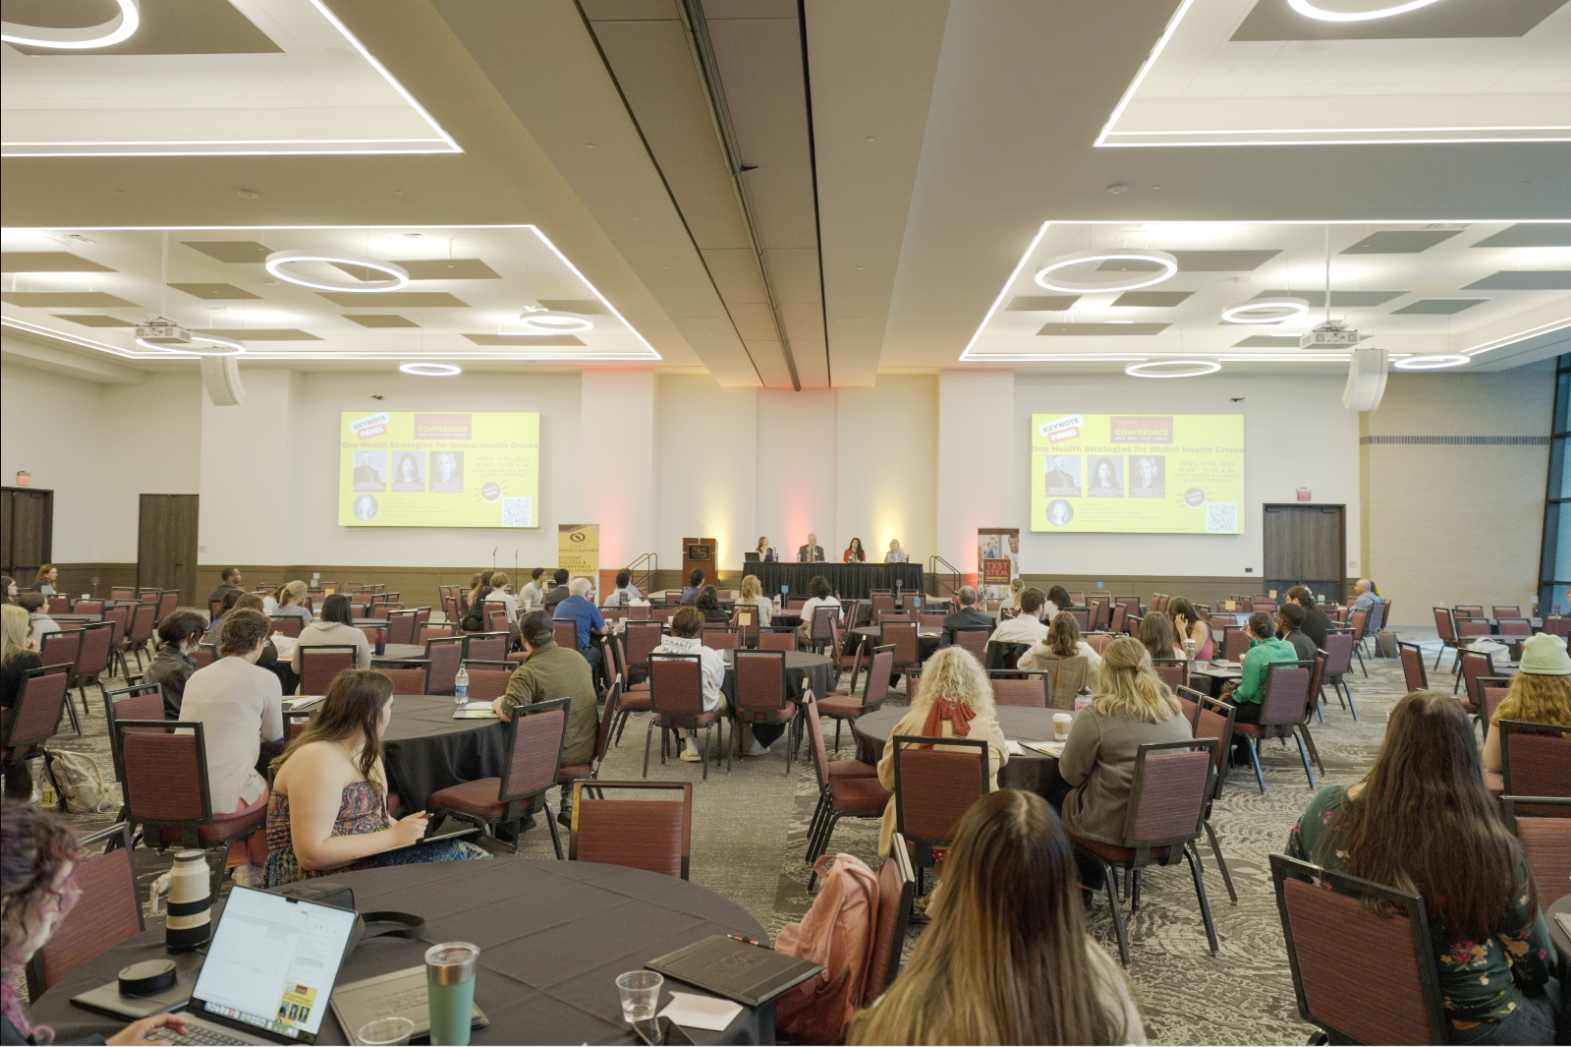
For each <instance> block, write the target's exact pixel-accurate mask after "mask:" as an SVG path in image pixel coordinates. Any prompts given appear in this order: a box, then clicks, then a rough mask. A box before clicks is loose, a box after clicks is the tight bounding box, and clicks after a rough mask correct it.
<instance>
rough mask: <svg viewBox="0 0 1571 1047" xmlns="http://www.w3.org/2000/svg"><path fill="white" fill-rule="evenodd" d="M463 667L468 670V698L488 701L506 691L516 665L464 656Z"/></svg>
mask: <svg viewBox="0 0 1571 1047" xmlns="http://www.w3.org/2000/svg"><path fill="white" fill-rule="evenodd" d="M464 668H465V669H468V670H469V700H470V701H471V702H489V701H494V700H495V699H497V698H500V697H502V695H504V694H506V693H507V685H508V684H509V683H511V682H512V681H513V672H514V671H515V670H516V669H517V668H518V665H517V664H516V663H514V662H492V661H483V660H481V659H478V658H465V659H464Z"/></svg>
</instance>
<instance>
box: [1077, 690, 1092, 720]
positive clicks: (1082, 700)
mask: <svg viewBox="0 0 1571 1047" xmlns="http://www.w3.org/2000/svg"><path fill="white" fill-rule="evenodd" d="M1090 704H1091V688H1089V687H1081V688H1080V690H1079V691H1077V692H1076V693H1075V715H1076V716H1079V715H1080V710H1081V709H1084V708H1085V707H1086V706H1088V705H1090Z"/></svg>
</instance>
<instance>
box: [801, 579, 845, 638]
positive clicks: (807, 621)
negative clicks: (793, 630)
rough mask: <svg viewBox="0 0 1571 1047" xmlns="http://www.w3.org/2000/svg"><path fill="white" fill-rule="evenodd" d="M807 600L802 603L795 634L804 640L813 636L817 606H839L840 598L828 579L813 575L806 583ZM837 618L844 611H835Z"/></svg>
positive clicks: (842, 616)
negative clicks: (800, 619)
mask: <svg viewBox="0 0 1571 1047" xmlns="http://www.w3.org/2000/svg"><path fill="white" fill-rule="evenodd" d="M807 592H808V596H807V600H806V601H804V602H803V604H802V624H801V626H800V627H799V628H798V629H797V634H798V635H799V636H801V637H802V639H804V640H810V639H812V636H813V612H814V609H815V608H818V607H839V606H840V598H839V597H837V596H836V595H835V591H834V590H833V589H831V588H830V587H829V579H828V578H825V577H824V576H823V575H821V574H819V575H814V576H813V580H812V581H811V582H808V583H807ZM835 617H837V618H844V617H845V612H844V611H837V612H836V614H835Z"/></svg>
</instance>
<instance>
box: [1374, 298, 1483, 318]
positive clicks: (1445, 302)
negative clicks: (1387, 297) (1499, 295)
mask: <svg viewBox="0 0 1571 1047" xmlns="http://www.w3.org/2000/svg"><path fill="white" fill-rule="evenodd" d="M1487 301H1489V299H1487V298H1420V299H1419V300H1418V301H1416V302H1411V303H1409V304H1408V305H1404V306H1403V307H1402V308H1400V309H1393V310H1391V315H1392V316H1455V315H1456V314H1457V313H1460V312H1462V310H1464V309H1471V308H1473V306H1475V305H1483V304H1484V303H1485V302H1487Z"/></svg>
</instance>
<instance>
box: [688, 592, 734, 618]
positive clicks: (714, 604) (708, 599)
mask: <svg viewBox="0 0 1571 1047" xmlns="http://www.w3.org/2000/svg"><path fill="white" fill-rule="evenodd" d="M693 606H694V607H696V608H698V610H699V611H700V612H701V613H702V614H703V616H704V621H705V622H718V623H719V624H721V625H725V624H726V623H727V622H729V621H730V620H731V613H730V612H729V611H727V610H726V609H725V608H724V607H722V606H720V590H719V589H716V588H715V587H714V586H712V585H706V586H704V587H703V589H701V590H699V593H698V599H696V600H694V601H693Z"/></svg>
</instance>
